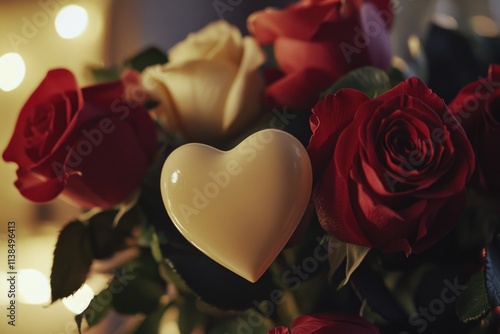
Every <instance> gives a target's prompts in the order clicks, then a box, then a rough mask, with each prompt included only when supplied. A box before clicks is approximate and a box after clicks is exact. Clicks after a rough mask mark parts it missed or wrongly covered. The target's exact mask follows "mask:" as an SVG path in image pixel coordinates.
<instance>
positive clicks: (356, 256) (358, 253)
mask: <svg viewBox="0 0 500 334" xmlns="http://www.w3.org/2000/svg"><path fill="white" fill-rule="evenodd" d="M369 251H370V248H368V247H365V246H360V245H353V244H346V254H347V255H346V257H347V260H346V261H347V263H346V268H345V279H344V280H343V281H342V282H341V283H340V285H339V289H340V288H342V287H343V286H344V285H346V284H347V282H349V278H350V277H351V275H352V273H354V271H355V270H356V269H357V268H358V267H359V265H360V264H361V262H363V259H364V258H365V257H366V255H367V254H368V252H369Z"/></svg>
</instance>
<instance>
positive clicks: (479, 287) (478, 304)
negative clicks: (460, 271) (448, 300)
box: [456, 273, 491, 323]
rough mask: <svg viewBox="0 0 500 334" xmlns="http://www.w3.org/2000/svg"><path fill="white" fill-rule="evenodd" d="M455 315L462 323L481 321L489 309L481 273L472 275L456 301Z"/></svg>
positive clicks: (483, 278)
mask: <svg viewBox="0 0 500 334" xmlns="http://www.w3.org/2000/svg"><path fill="white" fill-rule="evenodd" d="M456 308H457V314H458V317H459V318H460V320H461V321H462V322H464V323H468V322H471V321H475V320H479V319H482V318H483V317H484V316H485V315H486V314H488V312H489V311H490V309H491V305H490V303H489V301H488V292H487V291H486V282H485V277H484V275H483V274H482V273H477V274H475V275H473V276H472V277H471V278H470V280H469V282H468V283H467V288H466V289H465V291H464V292H463V293H462V294H461V295H460V296H459V297H458V299H457V304H456Z"/></svg>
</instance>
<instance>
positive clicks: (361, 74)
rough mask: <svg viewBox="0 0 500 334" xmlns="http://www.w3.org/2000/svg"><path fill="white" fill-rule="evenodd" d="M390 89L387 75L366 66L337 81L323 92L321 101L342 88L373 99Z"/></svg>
mask: <svg viewBox="0 0 500 334" xmlns="http://www.w3.org/2000/svg"><path fill="white" fill-rule="evenodd" d="M391 87H392V85H391V80H390V79H389V76H388V75H387V73H386V72H385V71H383V70H381V69H378V68H376V67H371V66H366V67H361V68H358V69H356V70H354V71H351V72H349V73H347V74H346V75H345V76H343V77H341V78H340V79H339V80H337V81H336V82H335V83H334V84H333V85H332V86H331V87H330V88H328V89H327V90H326V91H324V92H323V94H322V95H321V99H324V98H325V96H326V95H329V94H334V93H336V92H337V91H338V90H340V89H342V88H353V89H357V90H359V91H361V92H363V93H365V94H366V95H368V96H369V97H371V98H374V97H376V96H378V95H380V94H382V93H384V92H385V91H387V90H389V89H390V88H391Z"/></svg>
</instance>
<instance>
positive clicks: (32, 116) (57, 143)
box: [3, 69, 156, 208]
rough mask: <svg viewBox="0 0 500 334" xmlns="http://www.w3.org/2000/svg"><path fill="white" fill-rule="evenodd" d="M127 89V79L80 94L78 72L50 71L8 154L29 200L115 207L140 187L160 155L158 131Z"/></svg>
mask: <svg viewBox="0 0 500 334" xmlns="http://www.w3.org/2000/svg"><path fill="white" fill-rule="evenodd" d="M123 92H124V91H123V85H122V83H121V82H120V81H118V82H112V83H108V84H102V85H97V86H92V87H87V88H83V89H80V88H78V85H77V83H76V80H75V78H74V76H73V74H72V73H71V72H69V71H67V70H64V69H58V70H53V71H50V72H48V74H47V77H46V78H45V79H44V80H43V81H42V83H41V84H40V86H39V87H38V88H37V89H36V90H35V92H34V93H33V94H32V95H31V97H30V98H29V99H28V101H27V102H26V104H25V105H24V106H23V108H22V110H21V112H20V114H19V118H18V120H17V124H16V128H15V130H14V134H13V135H12V138H11V139H10V142H9V145H8V146H7V148H6V150H5V152H4V153H3V158H4V160H5V161H13V162H15V163H17V164H18V166H19V168H18V170H17V176H18V179H17V181H16V182H15V185H16V187H17V188H18V189H19V191H20V192H21V194H22V195H23V196H24V197H26V198H28V199H30V200H32V201H34V202H46V201H49V200H52V199H53V198H55V197H56V196H58V195H59V194H60V193H62V194H63V195H64V196H65V197H66V198H68V199H70V200H72V201H74V202H75V203H76V204H77V205H79V206H82V207H87V208H88V207H94V206H97V207H103V208H108V207H112V206H114V205H116V204H118V203H119V202H120V201H122V200H124V199H125V198H126V197H127V196H129V195H130V194H131V193H132V192H133V191H134V190H135V189H136V188H137V187H138V186H139V185H140V183H141V181H142V179H143V177H144V174H145V172H146V170H147V169H148V167H149V165H150V163H151V161H152V158H153V157H154V155H155V146H156V134H155V126H154V123H153V121H152V119H151V118H150V116H149V114H148V113H147V112H146V110H144V109H143V108H142V107H140V106H139V105H137V104H133V103H128V104H127V103H126V102H125V100H124V99H123V98H122V95H123Z"/></svg>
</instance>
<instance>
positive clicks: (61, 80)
mask: <svg viewBox="0 0 500 334" xmlns="http://www.w3.org/2000/svg"><path fill="white" fill-rule="evenodd" d="M65 91H67V92H74V93H76V96H77V101H78V103H77V107H78V109H80V108H81V107H82V105H83V100H82V97H81V94H80V89H79V88H78V85H77V83H76V79H75V77H74V76H73V74H72V73H71V72H70V71H68V70H65V69H56V70H52V71H49V72H48V73H47V76H46V77H45V78H44V79H43V81H42V82H41V83H40V85H39V86H38V88H37V89H36V90H35V91H34V92H33V94H32V95H31V96H30V97H29V99H28V101H26V103H25V104H24V106H23V108H22V109H21V112H20V113H19V117H18V119H17V122H16V127H15V129H14V133H13V135H12V137H11V139H10V141H9V144H8V145H7V148H6V149H5V151H4V153H3V159H4V160H5V161H12V162H16V163H17V164H18V165H20V166H27V165H31V164H32V163H33V161H32V159H31V158H30V157H28V156H27V155H26V153H25V151H24V148H22V149H20V146H23V145H24V133H23V131H24V125H25V124H27V122H28V118H29V117H30V115H31V114H32V112H33V109H34V108H36V106H37V105H40V104H44V103H50V101H51V99H52V98H53V97H55V96H60V95H61V93H63V92H65ZM72 96H74V95H72ZM67 117H68V116H67Z"/></svg>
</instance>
